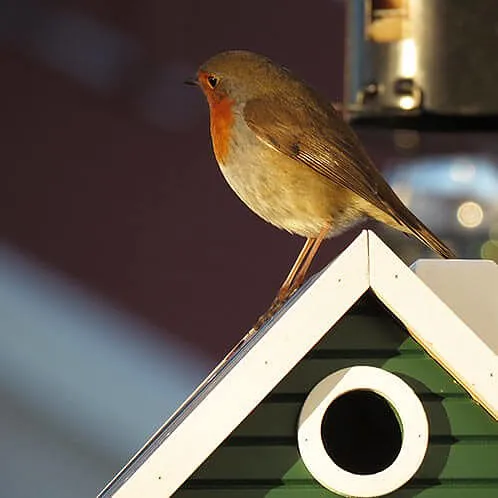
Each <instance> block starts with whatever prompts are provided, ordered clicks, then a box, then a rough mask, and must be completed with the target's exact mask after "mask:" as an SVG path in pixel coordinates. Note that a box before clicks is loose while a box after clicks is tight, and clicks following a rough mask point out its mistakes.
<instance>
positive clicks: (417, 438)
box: [297, 366, 429, 497]
mask: <svg viewBox="0 0 498 498" xmlns="http://www.w3.org/2000/svg"><path fill="white" fill-rule="evenodd" d="M359 389H361V390H370V391H373V392H375V393H377V394H379V395H380V396H382V397H383V398H384V399H386V400H387V401H388V402H389V403H390V405H391V407H392V408H393V410H394V411H395V412H396V414H397V417H398V420H399V423H400V426H401V430H402V443H401V450H400V452H399V454H398V456H397V458H396V460H395V461H394V462H393V463H392V464H391V465H390V466H389V467H387V468H386V469H384V470H383V471H381V472H377V473H375V474H367V475H363V474H362V475H359V474H353V473H351V472H348V471H346V470H344V469H342V468H341V467H339V466H338V465H336V464H335V462H334V461H333V460H332V459H331V458H330V457H329V455H328V453H327V451H326V449H325V447H324V445H323V441H322V420H323V417H324V415H325V412H326V411H327V408H328V407H329V406H330V404H331V403H332V401H334V400H335V399H337V398H338V397H339V396H341V395H343V394H345V393H348V392H351V391H356V390H359ZM297 440H298V447H299V452H300V454H301V458H302V459H303V462H304V464H305V465H306V468H307V469H308V470H309V472H310V473H311V474H312V475H313V477H314V478H315V479H316V480H317V481H318V482H319V483H320V484H321V485H322V486H324V487H325V488H327V489H329V490H331V491H333V492H335V493H338V494H340V495H343V496H357V497H372V496H382V495H385V494H387V493H390V492H392V491H395V490H396V489H399V488H400V487H401V486H402V485H403V484H405V483H406V482H407V481H408V480H409V479H410V478H411V477H412V476H413V475H414V474H415V472H416V471H417V470H418V468H419V467H420V465H421V463H422V461H423V459H424V457H425V453H426V451H427V444H428V441H429V424H428V421H427V415H426V413H425V410H424V407H423V406H422V403H421V402H420V400H419V399H418V397H417V395H416V394H415V392H414V391H413V390H412V388H411V387H410V386H409V385H408V384H407V383H406V382H404V381H403V380H401V379H400V378H399V377H397V376H396V375H394V374H392V373H389V372H386V371H385V370H381V369H380V368H375V367H369V366H354V367H350V368H344V369H342V370H339V371H337V372H335V373H333V374H331V375H329V376H328V377H325V378H324V379H323V380H322V381H320V382H319V383H318V384H317V385H316V386H315V387H314V388H313V389H312V390H311V392H310V394H309V395H308V397H307V398H306V401H305V402H304V405H303V407H302V409H301V413H300V415H299V422H298V432H297Z"/></svg>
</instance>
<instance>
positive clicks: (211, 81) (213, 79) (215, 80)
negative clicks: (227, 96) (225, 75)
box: [206, 74, 218, 89]
mask: <svg viewBox="0 0 498 498" xmlns="http://www.w3.org/2000/svg"><path fill="white" fill-rule="evenodd" d="M206 79H207V82H208V85H209V86H210V87H211V88H212V89H214V88H216V85H217V84H218V78H217V77H216V76H214V75H212V74H210V75H209V76H208V77H207V78H206Z"/></svg>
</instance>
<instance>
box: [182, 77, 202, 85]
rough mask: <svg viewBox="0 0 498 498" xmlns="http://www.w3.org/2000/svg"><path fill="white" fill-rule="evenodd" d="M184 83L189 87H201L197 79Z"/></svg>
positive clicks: (190, 79)
mask: <svg viewBox="0 0 498 498" xmlns="http://www.w3.org/2000/svg"><path fill="white" fill-rule="evenodd" d="M184 83H185V84H186V85H189V86H199V82H198V81H197V78H189V79H188V80H185V81H184Z"/></svg>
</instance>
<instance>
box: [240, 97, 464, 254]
mask: <svg viewBox="0 0 498 498" xmlns="http://www.w3.org/2000/svg"><path fill="white" fill-rule="evenodd" d="M301 91H304V92H308V93H306V95H307V96H308V97H309V98H310V99H311V101H312V102H314V104H315V105H313V106H308V105H307V104H306V102H305V101H304V100H303V99H301V98H291V97H288V96H285V97H279V96H274V97H266V98H264V99H254V100H251V101H249V102H248V103H247V104H246V106H245V108H244V117H245V120H246V123H247V125H248V126H249V128H251V129H252V130H253V131H254V133H256V135H257V136H258V138H259V139H260V140H262V141H263V142H265V143H266V144H268V145H269V146H270V147H272V148H274V149H275V150H277V151H279V152H282V153H283V154H285V155H287V156H290V157H293V158H294V159H296V160H297V161H300V162H302V163H304V164H306V165H307V166H309V167H310V168H312V169H314V170H315V171H316V172H317V173H319V174H321V175H323V176H324V177H326V178H328V179H329V180H330V181H331V182H334V183H335V184H336V185H340V186H342V187H344V188H347V189H349V190H351V191H353V192H354V193H355V194H357V195H358V196H360V197H362V198H363V199H365V200H366V201H368V202H370V204H372V205H373V206H375V207H377V208H378V209H380V210H381V211H383V212H384V213H386V214H387V215H389V216H390V217H391V218H392V219H393V220H395V222H397V224H399V226H398V228H399V229H401V230H404V231H406V229H407V230H408V231H409V232H411V233H412V235H414V236H415V237H417V238H418V239H419V240H420V241H422V242H423V243H424V244H426V245H427V246H428V247H430V248H432V249H433V250H434V251H436V252H437V253H439V254H440V255H441V256H443V257H445V258H453V257H455V254H454V252H453V251H452V250H451V249H449V248H448V247H447V246H446V245H445V244H444V243H443V242H441V241H440V240H439V239H438V237H436V236H435V235H434V234H433V233H432V232H431V231H430V230H429V229H428V228H427V227H426V226H425V225H424V224H423V223H422V222H421V221H420V220H419V219H418V218H417V217H416V216H415V215H414V214H413V213H412V212H411V211H410V210H409V209H408V208H407V207H406V206H405V205H404V204H403V203H402V202H401V201H400V199H399V198H398V196H397V195H396V194H395V193H394V192H393V190H392V189H391V187H390V186H389V185H388V184H387V182H386V181H385V180H384V178H383V177H382V175H381V174H380V173H379V171H378V170H377V168H376V167H375V166H374V165H373V163H372V162H371V161H370V159H369V158H368V156H367V154H366V152H365V150H364V149H363V147H362V145H361V143H360V141H359V140H358V138H357V137H356V135H355V134H354V132H353V131H352V130H351V128H350V127H349V125H348V124H347V123H346V122H345V121H343V119H342V117H341V116H340V115H339V113H338V112H337V111H336V110H335V109H334V108H333V107H332V105H331V104H329V103H328V102H326V101H323V100H322V99H321V98H320V97H319V96H318V95H317V94H315V93H314V92H313V91H312V90H310V89H303V87H301ZM382 221H384V222H386V221H385V219H384V220H382Z"/></svg>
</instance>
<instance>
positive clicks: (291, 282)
mask: <svg viewBox="0 0 498 498" xmlns="http://www.w3.org/2000/svg"><path fill="white" fill-rule="evenodd" d="M329 230H330V226H329V225H326V226H325V227H324V228H323V229H322V230H321V231H320V233H319V234H318V237H317V238H307V239H306V242H305V243H304V246H303V248H302V249H301V252H300V253H299V255H298V257H297V259H296V261H295V263H294V264H293V265H292V268H291V271H290V272H289V274H288V275H287V278H286V279H285V280H284V283H283V284H282V286H281V287H280V290H279V291H278V294H277V297H276V298H275V299H274V300H273V302H272V303H271V305H270V307H269V308H268V310H267V311H266V312H265V313H264V314H263V315H261V316H260V317H259V319H258V321H257V322H256V324H255V325H254V327H253V329H254V330H258V329H259V328H260V327H261V325H263V323H265V322H266V321H267V320H268V319H269V318H271V317H272V316H273V315H274V314H275V313H276V312H277V311H278V310H279V309H280V308H281V307H282V306H283V304H284V303H285V301H287V299H288V298H289V297H290V296H291V295H292V294H293V293H294V292H295V291H296V290H297V289H298V288H299V287H300V286H301V285H302V283H303V282H304V278H305V276H306V273H307V272H308V270H309V268H310V266H311V263H312V262H313V258H314V257H315V255H316V253H317V251H318V248H319V247H320V244H321V243H322V242H323V239H324V238H325V237H326V235H327V234H328V232H329Z"/></svg>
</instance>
